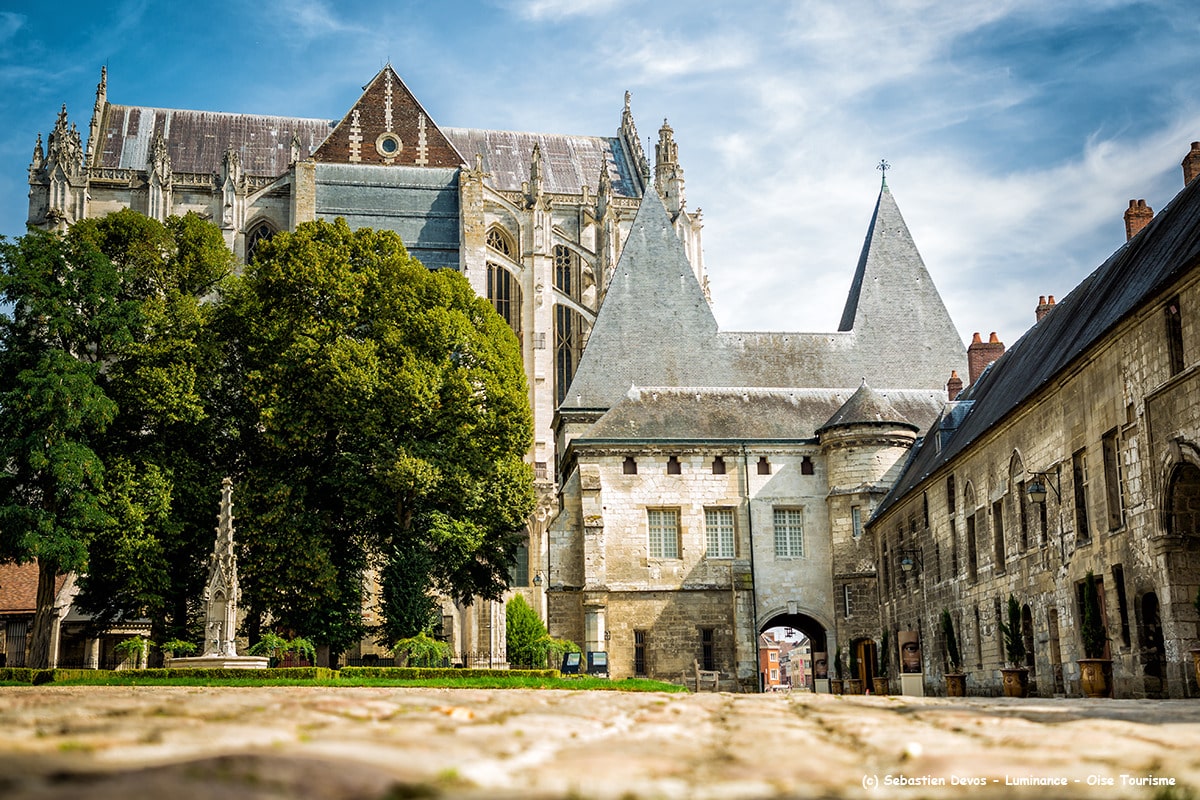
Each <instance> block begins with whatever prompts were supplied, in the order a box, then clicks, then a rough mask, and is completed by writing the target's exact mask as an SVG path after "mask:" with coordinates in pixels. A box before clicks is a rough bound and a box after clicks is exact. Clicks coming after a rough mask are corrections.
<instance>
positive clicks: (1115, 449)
mask: <svg viewBox="0 0 1200 800" xmlns="http://www.w3.org/2000/svg"><path fill="white" fill-rule="evenodd" d="M1100 444H1101V452H1102V455H1103V456H1104V496H1105V500H1106V501H1107V505H1108V529H1109V530H1110V531H1115V530H1117V529H1118V528H1120V527H1121V526H1122V525H1124V524H1125V491H1124V486H1123V485H1122V481H1121V440H1120V438H1119V434H1118V431H1117V429H1116V428H1113V429H1112V430H1111V431H1109V432H1108V433H1106V434H1104V438H1102V439H1101V440H1100Z"/></svg>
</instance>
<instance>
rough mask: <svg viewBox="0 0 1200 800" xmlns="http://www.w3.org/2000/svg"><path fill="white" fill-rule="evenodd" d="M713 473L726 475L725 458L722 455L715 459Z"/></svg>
mask: <svg viewBox="0 0 1200 800" xmlns="http://www.w3.org/2000/svg"><path fill="white" fill-rule="evenodd" d="M712 474H713V475H724V474H725V459H723V458H721V457H720V456H717V457H716V458H714V459H713V462H712Z"/></svg>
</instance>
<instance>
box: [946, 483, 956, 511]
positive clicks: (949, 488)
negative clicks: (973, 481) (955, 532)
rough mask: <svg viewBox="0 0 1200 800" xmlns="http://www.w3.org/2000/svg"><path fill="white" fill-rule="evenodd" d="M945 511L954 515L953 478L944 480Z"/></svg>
mask: <svg viewBox="0 0 1200 800" xmlns="http://www.w3.org/2000/svg"><path fill="white" fill-rule="evenodd" d="M946 510H947V513H950V514H953V513H954V476H953V475H951V476H950V477H949V478H946Z"/></svg>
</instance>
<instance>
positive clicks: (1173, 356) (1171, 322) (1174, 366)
mask: <svg viewBox="0 0 1200 800" xmlns="http://www.w3.org/2000/svg"><path fill="white" fill-rule="evenodd" d="M1166 315H1167V356H1168V357H1169V359H1170V370H1171V374H1172V375H1178V374H1179V373H1181V372H1183V367H1184V358H1183V314H1182V313H1180V306H1179V298H1178V297H1172V298H1171V299H1170V300H1168V301H1167V307H1166Z"/></svg>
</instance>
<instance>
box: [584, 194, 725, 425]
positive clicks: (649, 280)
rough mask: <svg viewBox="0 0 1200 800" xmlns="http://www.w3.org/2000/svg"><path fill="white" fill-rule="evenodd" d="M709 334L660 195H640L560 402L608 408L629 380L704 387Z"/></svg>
mask: <svg viewBox="0 0 1200 800" xmlns="http://www.w3.org/2000/svg"><path fill="white" fill-rule="evenodd" d="M716 338H717V320H716V318H715V317H714V316H713V314H712V309H711V308H709V305H708V301H707V300H706V299H705V297H704V290H703V289H701V288H700V284H699V283H698V282H697V281H696V276H695V274H694V273H693V272H692V266H691V264H690V263H688V260H687V256H686V254H685V253H684V250H683V244H682V242H680V241H679V237H678V235H677V234H676V233H675V229H674V228H673V227H672V225H671V220H670V218H669V217H668V216H667V210H666V208H665V207H664V206H663V203H662V199H661V198H659V196H658V193H657V192H653V191H651V192H646V194H645V195H644V196H643V197H642V202H641V205H640V206H639V207H638V213H637V216H636V217H635V218H634V220H633V226H632V227H631V228H630V231H629V235H628V236H627V237H626V239H625V247H624V249H623V250H622V251H621V259H620V261H618V262H617V268H616V270H615V271H614V273H613V277H612V280H611V281H610V283H609V286H608V292H607V294H606V295H605V298H604V302H603V303H602V304H601V305H600V311H599V312H598V314H597V315H596V324H595V326H594V327H593V328H592V332H591V335H590V336H589V337H588V343H587V347H585V348H584V351H583V357H582V358H581V359H580V360H579V369H578V370H577V371H576V373H575V378H574V380H573V381H572V382H571V388H570V390H569V391H568V392H567V395H566V398H565V399H564V400H563V406H564V407H569V408H586V409H601V408H611V407H612V406H614V405H616V403H617V402H619V401H620V399H621V398H622V397H623V396H624V394H625V392H626V391H627V390H628V389H629V387H630V386H631V385H643V386H647V385H649V386H672V385H673V386H704V385H711V378H710V376H711V374H713V373H714V372H719V371H721V368H722V366H723V365H721V364H713V363H712V360H713V359H717V358H719V354H718V352H717V349H716V346H715V345H716ZM725 372H728V369H727V368H726V369H725Z"/></svg>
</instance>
